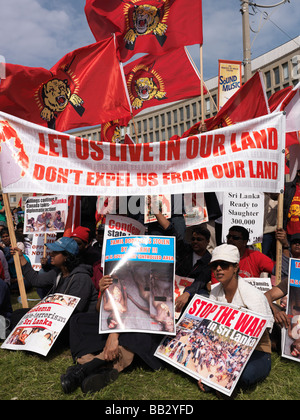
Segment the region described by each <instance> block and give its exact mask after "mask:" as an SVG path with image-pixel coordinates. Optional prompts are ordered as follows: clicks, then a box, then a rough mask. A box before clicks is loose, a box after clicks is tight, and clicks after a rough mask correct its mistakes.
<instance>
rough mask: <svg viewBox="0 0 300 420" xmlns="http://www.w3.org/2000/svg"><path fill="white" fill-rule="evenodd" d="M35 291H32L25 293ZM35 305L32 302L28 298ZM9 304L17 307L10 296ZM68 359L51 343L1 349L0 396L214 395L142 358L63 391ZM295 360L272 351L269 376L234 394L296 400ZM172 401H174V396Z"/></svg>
mask: <svg viewBox="0 0 300 420" xmlns="http://www.w3.org/2000/svg"><path fill="white" fill-rule="evenodd" d="M28 297H29V298H34V297H36V294H35V292H32V293H30V294H29V295H28ZM29 305H30V306H34V302H29ZM13 307H14V309H17V308H20V307H21V305H20V304H18V303H17V299H16V298H15V297H13ZM71 364H72V358H71V355H70V351H69V350H68V349H61V350H56V349H55V348H54V349H53V350H52V351H51V352H50V353H49V355H48V356H47V357H43V356H39V355H37V354H34V353H29V352H23V351H8V350H3V349H0V400H72V401H74V400H100V401H101V400H102V401H106V402H108V401H109V402H110V404H112V403H116V402H117V403H119V402H121V401H123V402H125V401H129V400H131V401H133V400H134V401H139V402H142V401H145V402H146V401H162V402H165V403H166V402H169V403H171V402H172V401H179V400H180V401H186V404H188V401H203V400H218V397H217V396H216V394H215V393H203V392H200V390H199V389H198V386H197V381H196V380H195V379H193V378H191V377H189V376H188V375H186V374H184V373H183V372H181V371H179V370H177V369H175V368H173V367H172V366H167V365H166V368H165V369H162V370H160V371H158V372H153V371H152V370H150V369H148V368H147V367H146V366H145V365H144V364H143V362H142V361H140V360H135V361H134V363H133V364H132V366H131V367H130V368H129V369H128V370H126V371H124V372H122V373H121V374H120V375H119V378H118V379H117V381H115V382H114V383H112V384H111V385H109V386H107V387H106V388H104V389H102V390H101V391H99V392H97V393H95V394H87V395H84V394H83V393H82V391H81V390H80V388H78V389H77V390H76V391H75V392H74V393H72V394H68V395H67V394H64V393H63V391H62V389H61V385H60V375H61V374H62V373H64V372H65V370H66V369H67V367H68V366H70V365H71ZM299 399H300V364H299V363H297V362H294V361H292V360H288V359H285V358H282V357H280V355H278V354H277V353H272V371H271V373H270V375H269V377H268V378H267V379H266V380H265V381H264V382H262V383H261V384H258V385H257V386H255V387H254V388H253V389H250V390H247V391H243V390H239V391H238V392H237V393H236V395H235V400H243V401H245V400H299ZM173 404H175V403H174V402H173Z"/></svg>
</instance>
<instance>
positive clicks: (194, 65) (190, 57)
mask: <svg viewBox="0 0 300 420" xmlns="http://www.w3.org/2000/svg"><path fill="white" fill-rule="evenodd" d="M184 48H185V52H186V53H187V55H188V57H189V59H190V61H191V63H192V64H193V67H194V69H195V72H196V73H197V74H198V76H199V78H200V79H201V81H202V83H203V87H205V89H206V90H207V94H208V95H209V97H210V99H211V101H212V103H213V104H214V106H215V108H216V109H217V104H216V103H215V101H214V98H213V97H212V95H211V93H210V91H209V90H208V88H207V86H206V84H205V82H204V81H203V77H201V75H200V72H199V70H198V68H197V66H196V64H195V62H194V60H193V58H192V56H191V54H190V53H189V52H188V50H187V48H186V47H184ZM200 92H201V91H200ZM200 95H201V93H200Z"/></svg>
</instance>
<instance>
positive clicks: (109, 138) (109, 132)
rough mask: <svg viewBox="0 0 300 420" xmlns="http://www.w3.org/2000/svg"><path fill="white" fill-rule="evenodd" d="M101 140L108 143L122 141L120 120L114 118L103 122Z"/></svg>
mask: <svg viewBox="0 0 300 420" xmlns="http://www.w3.org/2000/svg"><path fill="white" fill-rule="evenodd" d="M101 141H104V142H108V143H121V126H120V122H119V120H113V121H109V122H107V123H105V124H102V126H101Z"/></svg>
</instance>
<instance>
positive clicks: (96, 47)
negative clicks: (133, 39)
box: [0, 37, 131, 131]
mask: <svg viewBox="0 0 300 420" xmlns="http://www.w3.org/2000/svg"><path fill="white" fill-rule="evenodd" d="M0 110H1V111H3V112H6V113H8V114H11V115H15V116H16V117H19V118H22V119H25V120H27V121H31V122H33V123H36V124H40V125H44V126H48V127H50V128H53V129H56V130H58V131H67V130H70V129H72V128H78V127H86V126H91V125H97V124H101V123H105V122H106V121H110V120H113V119H116V118H125V117H127V118H130V114H131V109H130V103H129V98H128V93H127V89H126V86H125V78H124V73H123V69H122V68H121V66H120V63H119V61H118V59H117V53H116V47H115V40H114V37H110V38H109V39H106V40H104V41H102V42H98V43H95V44H92V45H88V46H86V47H83V48H79V49H78V50H75V51H73V52H70V53H69V54H67V55H65V56H64V57H63V58H62V59H61V60H60V61H59V62H58V63H57V64H56V65H55V66H53V67H52V69H51V70H50V71H49V70H45V69H43V68H31V67H23V66H19V65H13V64H7V65H6V79H3V80H1V84H0Z"/></svg>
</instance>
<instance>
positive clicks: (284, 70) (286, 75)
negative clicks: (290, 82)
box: [282, 63, 289, 80]
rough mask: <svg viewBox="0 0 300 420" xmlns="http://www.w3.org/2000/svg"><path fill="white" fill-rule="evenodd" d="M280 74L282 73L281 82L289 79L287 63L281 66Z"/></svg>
mask: <svg viewBox="0 0 300 420" xmlns="http://www.w3.org/2000/svg"><path fill="white" fill-rule="evenodd" d="M282 73H283V80H287V79H288V78H289V63H283V64H282Z"/></svg>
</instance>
